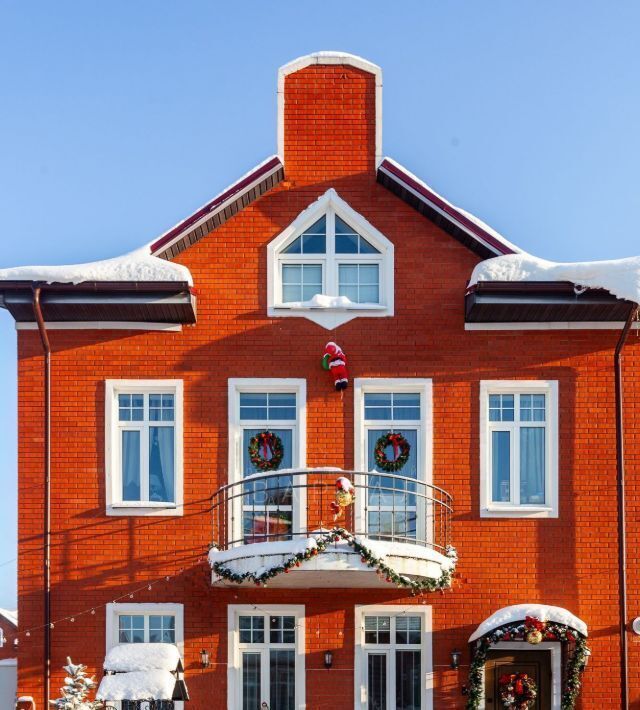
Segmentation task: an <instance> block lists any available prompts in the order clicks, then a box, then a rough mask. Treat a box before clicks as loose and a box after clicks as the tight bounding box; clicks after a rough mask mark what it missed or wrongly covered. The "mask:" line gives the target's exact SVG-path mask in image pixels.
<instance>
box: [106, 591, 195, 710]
mask: <svg viewBox="0 0 640 710" xmlns="http://www.w3.org/2000/svg"><path fill="white" fill-rule="evenodd" d="M105 621H106V652H107V653H108V652H109V651H110V650H111V649H112V648H113V647H114V646H118V645H120V644H127V643H170V644H173V645H175V646H177V648H178V651H179V652H180V656H181V657H182V659H183V664H184V606H183V605H182V604H175V603H166V604H135V603H131V604H126V603H119V602H115V603H111V604H107V606H106V616H105ZM114 705H115V706H116V707H118V708H119V710H135V709H134V707H133V703H131V704H129V703H127V702H126V701H121V702H120V704H119V705H118V703H115V704H114ZM129 705H131V708H129ZM167 707H168V705H167ZM182 708H184V703H183V702H182V701H176V703H175V709H176V710H181V709H182ZM159 710H163V709H162V708H159Z"/></svg>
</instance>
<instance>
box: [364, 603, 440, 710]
mask: <svg viewBox="0 0 640 710" xmlns="http://www.w3.org/2000/svg"><path fill="white" fill-rule="evenodd" d="M365 616H394V617H398V616H419V617H420V618H421V619H422V631H421V644H420V651H421V666H422V668H421V676H422V678H423V681H422V683H421V690H422V696H421V702H420V707H421V708H423V709H424V710H432V709H433V650H432V636H431V628H432V627H431V620H432V610H431V607H430V606H426V605H418V604H416V605H412V606H407V605H406V604H405V605H401V604H374V605H370V606H365V605H359V604H357V605H356V606H355V644H354V647H355V659H354V665H355V673H354V682H355V686H354V708H355V709H356V710H367V700H368V699H367V662H366V659H367V652H368V651H370V650H374V649H379V650H380V651H381V652H384V651H385V650H386V651H388V658H389V664H388V666H387V673H388V680H389V682H388V686H387V687H388V688H392V687H394V684H395V673H394V672H393V669H394V668H395V665H394V664H395V654H394V653H393V652H394V651H395V650H398V649H400V650H402V645H400V646H397V645H396V642H395V638H391V643H390V644H375V645H374V644H369V645H368V644H365V641H364V617H365ZM389 692H390V693H391V692H392V691H391V690H390V691H389ZM394 702H395V701H394ZM392 706H393V705H390V706H389V707H392Z"/></svg>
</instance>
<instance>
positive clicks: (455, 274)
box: [0, 53, 640, 710]
mask: <svg viewBox="0 0 640 710" xmlns="http://www.w3.org/2000/svg"><path fill="white" fill-rule="evenodd" d="M381 107H382V74H381V70H380V69H379V68H378V67H377V66H375V65H373V64H371V63H369V62H367V61H365V60H363V59H360V58H357V57H353V56H352V55H346V54H340V53H319V54H316V55H310V56H307V57H303V58H301V59H299V60H296V61H294V62H292V63H290V64H288V65H286V66H285V67H283V68H282V69H281V70H280V72H279V77H278V153H277V155H276V156H274V157H272V158H270V159H268V160H266V161H264V162H263V163H261V164H260V165H259V166H258V167H256V168H255V169H254V170H252V171H250V172H249V173H248V174H247V175H246V176H244V177H243V178H242V179H240V180H239V181H237V182H236V183H234V184H233V185H232V186H231V187H230V188H229V189H228V190H226V191H224V192H223V193H222V194H221V195H219V196H217V197H216V198H215V199H213V200H212V201H211V202H209V203H208V204H206V205H204V206H203V207H202V208H201V209H199V210H198V211H197V212H195V213H194V214H193V215H191V216H190V217H188V218H187V219H186V220H184V221H183V222H181V223H180V224H178V225H177V226H176V227H174V228H173V229H171V230H169V231H168V232H167V233H166V234H164V235H163V236H162V237H160V238H159V239H158V240H156V241H155V242H154V243H153V244H151V245H150V247H145V248H144V249H141V250H140V251H139V252H135V253H133V254H131V255H127V256H126V257H122V258H120V259H116V260H111V261H107V262H99V263H96V264H90V265H81V267H55V268H47V269H37V268H35V267H34V268H32V269H27V268H23V269H13V270H12V269H7V270H5V271H3V272H0V278H2V282H1V283H0V294H1V298H2V301H1V302H2V305H3V306H4V307H5V308H7V309H8V310H9V312H10V313H11V314H12V315H13V317H14V318H15V320H16V322H17V327H18V332H19V338H18V366H19V496H20V497H19V506H20V519H19V613H20V624H21V632H20V634H19V637H18V638H19V682H18V691H19V693H20V694H23V695H31V696H33V697H34V699H35V700H36V703H37V706H38V707H41V706H42V703H43V701H45V700H46V699H48V698H49V697H57V688H58V687H59V686H60V683H61V680H62V675H61V671H60V668H61V666H62V665H63V664H64V662H65V659H66V657H67V656H68V655H70V656H71V657H72V658H73V660H74V661H79V662H82V663H86V664H87V665H88V666H89V668H90V669H91V670H92V672H93V671H95V672H96V674H97V675H98V677H100V676H101V675H102V668H103V664H104V662H105V656H107V654H108V653H109V652H113V649H119V648H120V647H122V646H126V645H127V644H134V645H135V644H138V645H139V647H140V649H144V648H148V649H149V653H150V654H151V655H153V652H154V649H157V647H156V646H154V645H153V644H158V643H165V644H172V645H175V646H177V648H178V650H179V653H180V657H181V659H182V664H183V665H184V669H185V682H186V686H187V687H188V691H189V695H190V700H189V703H188V704H187V707H190V708H194V709H198V710H208V709H214V708H215V709H217V708H224V707H228V708H247V709H251V710H253V709H254V708H260V707H268V708H271V710H276V709H278V710H281V709H286V710H290V709H291V710H293V708H296V709H297V708H303V707H306V708H309V709H310V710H316V709H320V708H329V707H330V708H340V709H341V710H346V709H347V708H359V709H360V708H371V709H373V708H376V709H378V708H379V709H382V708H385V709H389V710H391V709H392V708H398V709H400V708H402V709H404V710H410V709H411V710H414V709H417V708H432V707H435V708H461V707H464V706H465V705H466V704H467V703H468V704H469V707H487V708H493V707H495V708H497V707H505V704H504V698H505V697H506V696H508V695H509V694H511V695H513V696H514V697H515V698H516V699H522V698H525V699H526V698H527V697H530V696H532V695H533V694H534V692H535V693H536V694H537V700H536V701H535V702H536V703H537V704H536V705H535V707H540V708H560V707H561V706H562V707H563V708H565V707H572V706H573V704H574V701H575V699H576V698H577V697H578V695H579V699H578V701H577V702H578V704H579V706H580V707H583V708H593V709H595V708H604V707H607V708H608V707H624V706H625V702H626V700H625V696H626V693H628V695H629V698H630V702H631V704H632V705H635V706H637V705H638V704H639V703H640V676H639V674H638V665H639V661H640V651H639V649H640V645H639V644H638V643H635V641H636V640H637V639H638V637H636V636H634V635H633V631H632V626H631V625H632V621H633V618H634V616H635V614H636V613H637V612H638V604H639V602H640V599H639V598H638V588H639V585H638V584H637V581H638V567H637V561H636V559H635V555H633V554H629V558H628V563H625V558H624V556H625V552H626V549H627V548H628V549H629V550H632V551H633V550H635V548H636V545H637V542H638V532H639V527H638V524H637V515H638V511H637V506H636V502H635V500H630V501H628V504H627V505H626V507H625V505H624V486H623V484H624V483H625V481H626V483H627V487H628V488H631V489H633V487H634V486H633V483H634V482H635V481H636V475H637V474H636V471H637V456H636V454H635V451H636V447H635V443H636V439H637V438H638V434H637V428H636V427H635V426H634V425H635V423H636V414H635V410H634V408H633V406H632V402H633V400H634V399H635V388H636V384H635V378H634V376H633V375H634V373H635V370H636V366H637V364H638V361H639V359H640V347H639V346H638V344H637V340H636V338H635V336H632V337H629V338H628V339H627V337H626V336H627V335H628V333H629V330H630V328H631V327H632V319H633V317H634V315H635V311H636V305H635V304H636V302H637V301H636V300H634V298H633V294H631V295H629V294H627V292H626V291H624V292H619V291H618V290H617V287H616V284H615V283H614V284H613V285H612V286H610V285H609V282H608V281H606V278H605V277H606V276H607V273H605V272H604V271H602V270H600V271H598V270H597V269H596V271H597V273H596V275H595V276H593V275H589V274H587V273H586V271H584V276H582V275H580V277H579V278H578V277H575V279H574V278H573V277H572V274H573V273H574V272H573V271H571V269H569V270H568V271H567V272H566V274H568V276H567V275H566V274H565V272H560V271H558V273H560V274H561V276H562V277H561V278H555V277H554V276H553V274H555V273H556V272H554V271H553V269H550V270H549V271H548V273H549V274H551V276H550V277H544V275H542V276H540V275H539V274H538V275H537V276H536V273H537V272H535V270H533V271H531V270H530V271H529V272H526V268H525V267H526V266H527V263H528V262H527V259H528V258H529V257H528V255H522V254H521V253H520V250H519V249H518V248H517V247H516V246H514V245H513V244H511V243H510V242H508V241H507V240H506V239H504V238H503V237H501V236H500V235H499V234H497V233H496V232H494V231H493V230H491V229H490V228H489V227H488V226H487V225H485V224H483V223H482V222H481V221H480V220H478V219H476V218H475V217H473V216H472V215H469V214H468V213H466V212H464V211H463V210H461V209H459V208H457V207H455V206H453V205H451V204H450V203H449V202H447V201H446V200H445V199H444V198H442V197H441V196H439V195H438V194H437V193H436V192H435V191H433V190H432V189H431V188H430V187H428V186H427V185H426V184H425V183H424V182H422V181H421V180H420V179H418V178H417V177H416V176H414V175H413V174H411V173H410V172H409V171H408V170H407V169H405V168H403V167H402V166H400V165H398V164H397V163H396V162H394V161H393V160H391V159H389V158H384V157H383V153H382V119H381V115H382V108H381ZM489 259H495V260H496V261H493V262H488V261H487V260H489ZM496 264H497V266H495V265H496ZM486 265H488V266H486ZM498 267H499V268H498ZM632 267H633V264H631V265H629V264H627V265H626V266H625V268H628V269H631V268H632ZM483 269H484V270H483ZM574 271H575V273H577V274H581V273H582V272H580V269H579V265H577V266H576V269H575V270H574ZM525 272H526V273H525ZM540 273H541V274H542V271H541V272H540ZM496 274H497V276H496ZM500 274H503V276H502V277H501V276H500ZM532 274H533V276H532ZM472 275H473V278H472ZM609 276H610V275H609ZM617 280H618V281H620V282H621V283H623V282H624V279H617ZM600 281H602V283H601V282H600ZM613 281H614V282H616V278H613ZM624 283H626V282H624ZM621 293H622V296H621ZM328 342H334V343H337V344H338V346H339V348H341V349H342V351H344V353H345V354H346V366H347V369H348V376H349V386H348V388H347V389H343V390H340V391H336V389H335V387H334V380H336V381H339V380H340V379H341V377H342V376H343V374H344V373H343V371H342V369H341V365H340V363H341V361H344V359H345V358H344V357H343V356H341V353H340V351H339V350H338V351H336V350H335V349H331V348H329V349H328V350H326V349H325V346H326V345H327V343H328ZM623 347H624V350H622V348H623ZM325 352H326V353H327V358H324V359H323V355H324V354H325ZM622 352H623V353H624V369H622V362H623V360H622V357H621V353H622ZM323 362H324V363H325V365H328V366H331V365H332V366H333V367H329V370H328V371H326V370H325V369H323V367H322V363H323ZM616 363H618V365H617V366H616ZM616 377H618V380H616ZM616 382H618V383H619V384H620V387H619V388H618V389H616ZM623 393H624V402H626V403H627V404H626V405H624V402H623V399H622V394H623ZM625 451H626V455H625ZM625 463H626V471H625ZM47 477H50V485H48V484H47ZM339 479H342V480H339ZM43 481H44V482H45V483H44V485H43ZM621 504H622V505H621ZM48 510H50V514H47V511H48ZM210 548H211V549H210ZM623 573H624V574H623ZM625 575H626V578H625ZM621 628H622V634H621ZM621 641H624V643H621ZM587 644H588V647H589V650H590V653H591V655H590V656H589V651H588V650H587ZM627 646H628V648H627ZM120 650H121V649H120ZM203 651H206V653H203ZM118 652H119V651H118ZM143 655H144V654H140V658H142V657H143ZM587 660H588V661H589V663H588V667H585V666H586V662H587ZM110 662H111V661H109V662H108V663H107V667H108V668H109V669H110V670H115V671H121V672H131V671H132V669H133V667H132V666H127V664H126V663H125V664H124V665H123V664H121V665H118V664H117V663H116V665H114V666H109V663H110ZM159 662H160V661H159ZM171 663H173V661H171ZM49 665H50V672H51V679H50V682H49V684H50V690H49V691H47V689H46V685H47V681H46V678H47V674H48V670H47V668H48V666H49ZM627 666H628V670H626V667H627ZM154 668H155V666H154ZM169 670H172V668H164V671H165V673H166V672H167V671H169ZM518 674H526V676H527V677H526V678H525V677H523V675H518ZM47 692H48V693H49V694H48V695H47V696H46V697H45V694H46V693H47ZM145 692H146V693H147V695H146V696H145V697H151V693H152V692H154V691H152V690H150V689H149V688H146V690H145ZM158 692H160V691H158ZM527 694H528V695H527ZM155 697H158V698H161V699H163V698H164V699H166V694H165V695H156V696H155ZM127 698H128V699H130V700H136V699H140V698H131V696H130V695H129V696H127V697H125V696H122V697H121V698H114V697H113V696H112V697H111V699H113V700H116V701H118V702H119V701H120V700H122V704H121V707H122V708H123V710H126V708H128V707H131V705H130V704H128V703H127ZM180 702H181V701H177V706H178V707H180V706H181V705H180ZM165 706H166V707H169V705H168V704H165ZM165 706H163V707H165ZM506 706H507V707H508V705H506Z"/></svg>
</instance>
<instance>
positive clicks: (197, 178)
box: [0, 0, 640, 607]
mask: <svg viewBox="0 0 640 710" xmlns="http://www.w3.org/2000/svg"><path fill="white" fill-rule="evenodd" d="M639 26H640V3H638V2H636V1H635V0H617V1H616V2H615V3H604V2H592V1H591V0H565V1H564V2H558V1H557V0H551V1H549V0H535V1H534V0H519V1H518V2H514V1H513V0H501V1H493V0H486V1H485V2H478V1H477V0H456V1H451V2H442V0H437V1H436V0H405V2H389V1H388V0H387V1H386V2H379V1H378V0H366V1H365V0H352V1H351V2H345V1H344V0H323V1H322V2H318V3H311V2H301V1H300V0H296V1H295V2H292V1H290V0H272V1H271V2H268V1H265V0H261V1H260V2H256V1H255V0H246V1H245V2H243V3H240V4H238V3H236V4H232V3H222V2H202V1H197V0H191V1H190V2H176V1H174V2H166V1H163V0H153V2H152V1H151V0H146V1H142V0H140V1H137V2H129V1H126V2H125V1H124V0H110V2H103V3H98V2H77V1H76V2H69V1H67V0H57V2H44V1H40V2H24V0H0V244H1V245H2V248H1V249H0V266H11V265H18V264H33V263H44V264H50V263H69V262H75V261H86V260H94V259H99V258H104V257H108V256H113V255H116V254H119V253H122V252H124V251H127V250H130V249H132V248H134V247H136V246H139V245H140V244H142V243H144V242H146V241H148V240H150V239H152V238H153V237H154V236H156V235H158V234H159V233H161V232H162V231H164V230H165V229H167V228H168V227H169V226H171V225H172V224H174V223H175V222H177V221H178V220H179V219H180V218H182V217H184V216H186V215H188V214H189V213H190V211H192V210H193V209H194V208H195V207H197V206H199V205H200V204H201V203H203V202H205V201H206V200H207V199H208V198H210V197H212V196H213V195H215V194H216V192H218V191H219V190H220V189H221V188H223V187H224V186H226V185H227V184H229V183H230V182H233V180H234V179H235V178H236V177H238V176H239V175H240V174H242V173H244V172H245V171H246V170H247V169H249V168H251V167H252V166H253V165H254V164H255V163H257V162H258V161H260V160H262V159H263V158H265V157H266V156H268V155H270V154H272V153H274V152H275V120H276V93H275V92H276V71H277V68H278V67H279V66H280V65H281V64H284V63H286V62H287V61H289V60H291V59H293V58H295V57H297V56H299V55H302V54H308V53H310V52H314V51H317V50H321V49H338V50H343V51H348V52H352V53H354V54H359V55H362V56H364V57H366V58H367V59H369V60H371V61H373V62H376V63H377V64H379V65H381V66H382V69H383V72H384V110H383V113H384V137H383V145H384V151H385V153H386V154H387V155H390V156H392V157H394V158H395V159H396V160H398V161H400V162H401V163H403V164H404V165H405V166H407V167H408V168H409V169H411V170H412V171H413V172H415V173H417V174H418V175H420V176H421V177H423V179H425V180H426V181H427V182H429V183H430V184H431V185H432V186H433V187H434V188H435V189H437V190H438V191H440V192H441V193H442V194H444V195H445V196H447V197H448V198H449V199H451V200H453V201H455V202H457V203H458V204H460V205H461V206H463V207H465V208H466V209H468V210H470V211H472V212H474V213H475V214H477V215H478V216H479V217H481V218H483V219H484V220H485V221H487V222H489V224H491V225H492V226H494V227H495V228H496V229H498V230H499V231H501V232H503V233H504V234H505V236H507V237H508V238H509V239H511V240H512V241H514V242H516V243H517V244H518V245H520V246H521V247H523V248H524V249H526V250H528V251H531V252H533V253H535V254H538V255H540V256H544V257H546V258H549V259H555V260H584V259H596V258H612V257H620V256H627V255H630V254H637V253H639V252H640V244H639V243H638V235H637V232H638V229H637V225H636V215H637V214H638V212H640V174H639V168H638V163H639V159H640V130H639V129H640V84H639V83H638V76H640V52H639V51H638V27H639ZM15 370H16V365H15V332H14V329H13V321H12V320H11V318H10V317H9V316H8V315H7V314H6V313H5V312H2V313H0V432H1V433H0V480H1V483H2V489H3V493H2V495H1V496H0V525H1V529H0V565H1V564H2V563H3V562H5V561H7V560H10V559H11V558H13V557H15V524H16V502H15V475H16V474H15V472H16V397H15V389H16V382H15ZM71 494H72V492H71ZM14 605H15V564H14V563H11V564H8V565H4V566H0V606H3V607H13V606H14Z"/></svg>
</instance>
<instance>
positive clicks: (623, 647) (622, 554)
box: [613, 304, 638, 710]
mask: <svg viewBox="0 0 640 710" xmlns="http://www.w3.org/2000/svg"><path fill="white" fill-rule="evenodd" d="M637 314H638V305H637V304H633V306H632V308H631V310H630V311H629V315H628V316H627V320H626V322H625V324H624V328H623V329H622V332H621V333H620V337H619V338H618V343H617V345H616V349H615V353H614V356H613V363H614V371H615V387H616V389H615V392H616V483H617V494H618V594H619V609H620V619H619V625H620V694H621V705H620V707H621V708H623V709H624V710H628V708H629V683H628V676H629V653H628V643H627V540H626V507H625V506H626V502H625V470H624V409H623V383H622V348H623V347H624V344H625V342H626V341H627V336H628V335H629V330H630V329H631V325H632V323H633V321H634V319H635V317H636V315H637Z"/></svg>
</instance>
